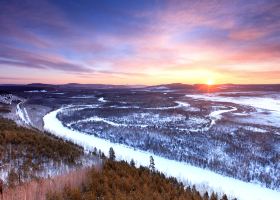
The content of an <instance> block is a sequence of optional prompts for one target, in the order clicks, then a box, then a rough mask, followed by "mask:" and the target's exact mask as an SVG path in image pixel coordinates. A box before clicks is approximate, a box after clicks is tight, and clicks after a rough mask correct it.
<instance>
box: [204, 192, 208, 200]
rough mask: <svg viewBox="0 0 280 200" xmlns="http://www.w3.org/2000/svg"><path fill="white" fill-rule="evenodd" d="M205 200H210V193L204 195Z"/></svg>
mask: <svg viewBox="0 0 280 200" xmlns="http://www.w3.org/2000/svg"><path fill="white" fill-rule="evenodd" d="M203 200H209V195H208V192H205V193H204V195H203Z"/></svg>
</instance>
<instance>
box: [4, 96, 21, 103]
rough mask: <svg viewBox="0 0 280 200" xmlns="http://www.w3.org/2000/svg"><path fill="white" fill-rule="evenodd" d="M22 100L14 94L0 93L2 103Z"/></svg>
mask: <svg viewBox="0 0 280 200" xmlns="http://www.w3.org/2000/svg"><path fill="white" fill-rule="evenodd" d="M16 100H18V101H20V100H21V99H20V98H19V97H17V96H14V95H12V94H3V95H0V103H3V104H7V105H11V104H12V102H13V101H16Z"/></svg>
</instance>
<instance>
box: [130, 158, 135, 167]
mask: <svg viewBox="0 0 280 200" xmlns="http://www.w3.org/2000/svg"><path fill="white" fill-rule="evenodd" d="M130 165H131V166H132V167H135V161H134V160H133V159H131V161H130Z"/></svg>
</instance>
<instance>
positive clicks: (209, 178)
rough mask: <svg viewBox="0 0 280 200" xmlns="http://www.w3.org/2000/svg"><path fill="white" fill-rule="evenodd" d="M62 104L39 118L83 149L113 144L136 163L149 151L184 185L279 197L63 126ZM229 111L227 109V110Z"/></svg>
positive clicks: (259, 199) (257, 198)
mask: <svg viewBox="0 0 280 200" xmlns="http://www.w3.org/2000/svg"><path fill="white" fill-rule="evenodd" d="M66 108H67V107H64V108H61V109H58V110H55V111H53V112H50V113H48V114H47V115H46V116H45V117H44V118H43V120H44V128H45V130H47V131H49V132H51V133H52V134H54V135H56V136H59V137H61V138H64V139H67V140H69V141H72V142H74V143H76V144H78V145H81V146H83V147H84V148H85V149H87V150H93V148H94V147H96V148H98V149H100V150H101V151H103V152H104V153H105V154H108V151H109V148H110V147H113V148H114V150H115V152H116V156H117V159H118V160H126V161H128V162H129V161H130V160H131V159H134V160H135V161H136V163H137V165H138V166H139V165H143V166H148V165H149V156H151V155H152V156H153V157H154V159H155V165H156V168H157V170H159V171H161V172H163V173H165V174H166V175H168V176H174V177H177V178H178V179H179V180H181V181H183V182H184V183H185V184H186V185H187V184H196V185H197V187H198V188H203V187H204V186H205V187H206V188H207V189H208V190H214V191H221V192H222V193H223V192H224V193H226V194H230V195H231V196H232V197H237V198H238V199H240V200H277V199H280V192H279V191H274V190H271V189H268V188H264V187H261V186H260V185H257V184H253V183H247V182H243V181H240V180H237V179H234V178H230V177H225V176H222V175H219V174H216V173H214V172H211V171H209V170H205V169H201V168H198V167H194V166H191V165H189V164H187V163H183V162H179V161H174V160H169V159H166V158H163V157H160V156H157V155H154V154H152V153H149V152H146V151H140V150H136V149H134V148H131V147H128V146H125V145H122V144H117V143H112V142H110V141H108V140H105V139H101V138H98V137H95V136H92V135H88V134H86V133H83V132H81V131H77V130H72V129H69V128H67V127H65V126H63V124H62V123H61V121H59V120H58V118H57V114H58V113H60V112H64V110H65V109H66ZM232 109H234V108H232ZM224 111H225V110H224ZM230 111H233V110H230ZM230 111H229V110H227V112H230ZM220 114H221V112H219V113H218V112H217V113H214V114H212V115H213V116H214V117H217V116H219V115H220ZM205 187H204V188H205ZM210 188H211V189H210Z"/></svg>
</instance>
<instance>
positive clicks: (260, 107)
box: [185, 93, 280, 127]
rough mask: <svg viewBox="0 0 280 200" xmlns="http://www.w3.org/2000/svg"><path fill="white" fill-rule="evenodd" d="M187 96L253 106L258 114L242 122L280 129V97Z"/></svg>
mask: <svg viewBox="0 0 280 200" xmlns="http://www.w3.org/2000/svg"><path fill="white" fill-rule="evenodd" d="M185 96H186V97H191V98H194V99H202V100H208V101H212V102H228V103H234V104H239V105H246V106H251V107H254V108H255V109H256V110H257V112H254V113H253V115H251V116H250V117H248V118H244V119H239V120H240V121H244V122H250V123H255V124H263V125H270V126H276V127H280V95H274V96H270V95H267V96H256V97H252V96H250V97H247V96H239V97H225V96H219V95H218V93H212V94H195V95H185ZM234 115H236V116H242V115H243V116H246V114H245V113H234ZM248 115H249V114H248Z"/></svg>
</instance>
